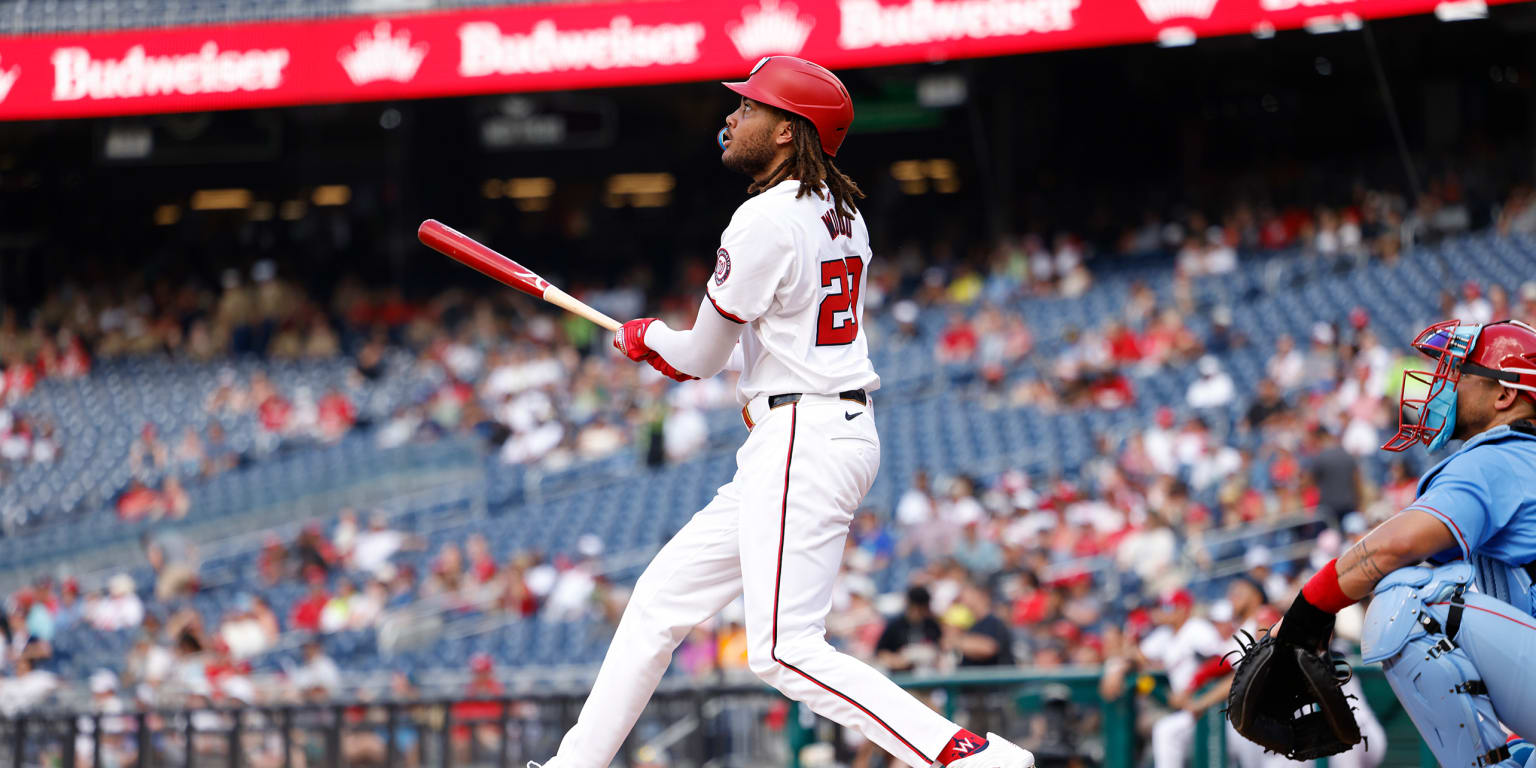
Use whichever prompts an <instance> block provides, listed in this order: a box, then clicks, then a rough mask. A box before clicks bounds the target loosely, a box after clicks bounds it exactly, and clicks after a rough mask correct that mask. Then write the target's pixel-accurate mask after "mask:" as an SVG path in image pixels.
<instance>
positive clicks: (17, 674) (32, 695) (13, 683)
mask: <svg viewBox="0 0 1536 768" xmlns="http://www.w3.org/2000/svg"><path fill="white" fill-rule="evenodd" d="M58 686H59V679H58V676H57V675H54V674H53V673H52V672H49V671H47V670H44V669H38V668H37V667H36V666H35V664H34V662H33V659H32V658H31V657H30V656H28V655H26V654H21V655H20V656H18V657H17V659H16V663H15V666H14V667H13V668H12V669H11V670H10V674H9V675H8V676H6V677H0V715H4V716H6V717H15V716H17V715H19V714H21V713H23V712H28V711H31V710H33V709H35V708H36V707H37V706H38V705H39V704H42V703H43V701H44V700H45V699H47V698H48V696H49V695H51V694H52V693H53V691H54V689H55V688H57V687H58Z"/></svg>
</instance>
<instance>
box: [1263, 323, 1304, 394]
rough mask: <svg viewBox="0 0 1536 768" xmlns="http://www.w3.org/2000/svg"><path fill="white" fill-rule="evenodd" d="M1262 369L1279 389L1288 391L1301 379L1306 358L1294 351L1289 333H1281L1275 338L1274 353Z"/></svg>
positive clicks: (1294, 344)
mask: <svg viewBox="0 0 1536 768" xmlns="http://www.w3.org/2000/svg"><path fill="white" fill-rule="evenodd" d="M1264 371H1265V373H1266V374H1267V375H1268V377H1269V380H1270V381H1273V382H1274V383H1275V384H1276V385H1278V386H1279V387H1280V391H1282V392H1290V391H1291V390H1294V389H1296V387H1298V386H1300V385H1301V383H1302V381H1303V377H1304V375H1305V373H1306V358H1305V357H1303V356H1302V354H1301V353H1300V352H1298V351H1296V342H1295V341H1294V340H1293V339H1292V338H1291V337H1290V336H1289V335H1287V334H1281V335H1280V337H1279V338H1277V339H1275V353H1274V354H1273V355H1271V356H1270V358H1269V362H1268V363H1266V364H1265V366H1264Z"/></svg>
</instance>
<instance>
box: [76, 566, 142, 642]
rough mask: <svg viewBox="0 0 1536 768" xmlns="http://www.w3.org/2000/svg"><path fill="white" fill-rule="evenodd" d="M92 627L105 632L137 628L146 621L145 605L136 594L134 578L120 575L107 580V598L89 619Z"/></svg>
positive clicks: (124, 574)
mask: <svg viewBox="0 0 1536 768" xmlns="http://www.w3.org/2000/svg"><path fill="white" fill-rule="evenodd" d="M87 620H88V621H90V623H91V626H94V627H95V628H97V629H99V630H101V631H103V632H113V631H116V630H119V629H128V628H130V627H136V626H138V625H139V624H140V622H142V621H144V603H143V601H141V600H139V596H138V594H136V593H135V592H134V585H133V577H132V576H129V575H128V574H126V573H119V574H117V575H116V576H113V577H112V578H110V579H108V580H107V597H106V599H104V600H102V601H101V602H100V603H99V604H98V605H97V606H96V608H95V609H94V610H93V611H92V612H91V613H90V615H89V617H88V618H87Z"/></svg>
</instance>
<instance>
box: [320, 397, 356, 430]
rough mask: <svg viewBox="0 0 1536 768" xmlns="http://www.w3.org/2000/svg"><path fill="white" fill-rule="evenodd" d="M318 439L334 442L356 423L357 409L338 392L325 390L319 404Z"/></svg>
mask: <svg viewBox="0 0 1536 768" xmlns="http://www.w3.org/2000/svg"><path fill="white" fill-rule="evenodd" d="M318 408H319V411H320V416H319V422H320V439H321V440H324V441H326V442H335V441H336V440H338V439H340V438H341V436H342V435H344V434H346V433H347V430H349V429H351V428H352V425H353V424H355V423H357V408H356V406H354V405H352V401H351V400H348V399H347V396H346V395H343V394H342V393H341V391H340V390H337V389H336V388H334V387H332V388H331V389H329V390H327V391H326V393H325V396H324V397H321V398H320V403H319V406H318Z"/></svg>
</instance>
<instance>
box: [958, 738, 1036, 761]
mask: <svg viewBox="0 0 1536 768" xmlns="http://www.w3.org/2000/svg"><path fill="white" fill-rule="evenodd" d="M954 746H955V747H957V748H964V746H965V745H964V744H960V743H957V744H955V745H954ZM976 747H978V748H980V749H979V751H977V752H972V753H971V754H968V755H966V756H965V757H962V758H960V759H959V760H955V761H953V762H951V763H950V764H949V766H948V768H1034V765H1035V756H1034V754H1032V753H1031V752H1030V751H1029V750H1027V749H1025V748H1023V747H1021V746H1019V745H1017V744H1014V743H1013V742H1011V741H1008V740H1007V739H1004V738H1003V737H1001V736H999V735H997V734H995V733H989V734H987V741H986V745H985V746H982V745H981V744H976Z"/></svg>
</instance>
